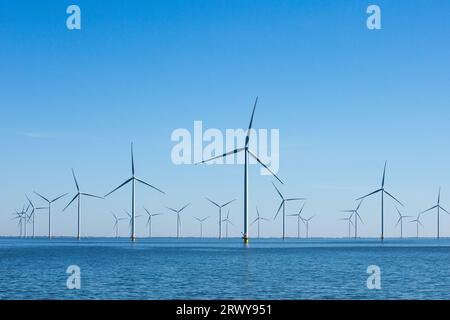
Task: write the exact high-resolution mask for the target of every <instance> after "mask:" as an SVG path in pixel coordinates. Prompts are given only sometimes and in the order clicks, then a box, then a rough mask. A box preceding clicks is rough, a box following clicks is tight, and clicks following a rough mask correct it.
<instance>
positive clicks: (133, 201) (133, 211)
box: [105, 143, 164, 241]
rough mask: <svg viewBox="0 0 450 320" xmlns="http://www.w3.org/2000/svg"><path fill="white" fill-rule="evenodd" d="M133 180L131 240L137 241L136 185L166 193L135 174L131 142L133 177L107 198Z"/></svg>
mask: <svg viewBox="0 0 450 320" xmlns="http://www.w3.org/2000/svg"><path fill="white" fill-rule="evenodd" d="M130 182H131V241H136V217H135V214H136V210H135V206H136V198H135V185H136V182H139V183H142V184H143V185H146V186H147V187H150V188H152V189H155V190H156V191H159V192H161V193H163V194H164V191H162V190H160V189H158V188H157V187H155V186H152V185H151V184H149V183H147V182H145V181H143V180H141V179H139V178H137V177H136V176H135V174H134V155H133V143H131V178H129V179H128V180H126V181H125V182H124V183H122V184H121V185H120V186H118V187H117V188H115V189H114V190H113V191H111V192H109V193H107V194H106V195H105V198H106V197H107V196H109V195H110V194H112V193H113V192H115V191H117V190H119V189H120V188H122V187H123V186H125V185H126V184H128V183H130Z"/></svg>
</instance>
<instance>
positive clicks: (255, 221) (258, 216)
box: [250, 206, 269, 239]
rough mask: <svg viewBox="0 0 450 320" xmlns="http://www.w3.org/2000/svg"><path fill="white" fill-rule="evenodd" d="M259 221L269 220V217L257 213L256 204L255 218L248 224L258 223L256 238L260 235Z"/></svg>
mask: <svg viewBox="0 0 450 320" xmlns="http://www.w3.org/2000/svg"><path fill="white" fill-rule="evenodd" d="M261 221H269V219H266V218H264V217H261V216H260V214H259V210H258V206H256V219H255V220H253V221H252V223H251V224H250V225H253V224H255V223H257V224H258V239H259V237H260V223H261Z"/></svg>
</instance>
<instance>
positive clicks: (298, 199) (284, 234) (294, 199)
mask: <svg viewBox="0 0 450 320" xmlns="http://www.w3.org/2000/svg"><path fill="white" fill-rule="evenodd" d="M272 184H273V186H274V187H275V190H277V193H278V195H279V196H280V198H281V203H280V206H279V207H278V210H277V213H276V214H275V217H274V218H273V219H274V220H275V219H276V218H277V216H278V214H279V213H280V210H281V208H283V240H284V239H285V236H286V202H290V201H301V200H306V199H305V198H285V197H284V196H283V194H282V193H281V192H280V190H278V188H277V187H276V186H275V184H274V183H273V182H272Z"/></svg>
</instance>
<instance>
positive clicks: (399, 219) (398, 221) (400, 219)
mask: <svg viewBox="0 0 450 320" xmlns="http://www.w3.org/2000/svg"><path fill="white" fill-rule="evenodd" d="M400 221H402V217H400V218H398V220H397V223H396V224H395V226H396V227H397V226H398V224H399V223H400Z"/></svg>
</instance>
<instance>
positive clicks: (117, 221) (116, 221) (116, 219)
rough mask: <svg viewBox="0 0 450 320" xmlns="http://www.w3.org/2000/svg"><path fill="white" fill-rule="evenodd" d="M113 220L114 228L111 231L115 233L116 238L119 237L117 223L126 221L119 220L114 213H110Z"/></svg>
mask: <svg viewBox="0 0 450 320" xmlns="http://www.w3.org/2000/svg"><path fill="white" fill-rule="evenodd" d="M111 214H112V216H113V218H114V227H113V229H114V230H115V231H116V238H118V237H119V221H122V220H126V218H119V217H117V216H116V215H115V214H114V213H111Z"/></svg>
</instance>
